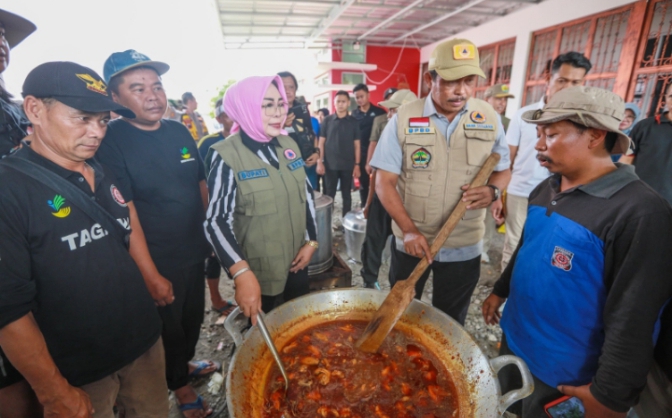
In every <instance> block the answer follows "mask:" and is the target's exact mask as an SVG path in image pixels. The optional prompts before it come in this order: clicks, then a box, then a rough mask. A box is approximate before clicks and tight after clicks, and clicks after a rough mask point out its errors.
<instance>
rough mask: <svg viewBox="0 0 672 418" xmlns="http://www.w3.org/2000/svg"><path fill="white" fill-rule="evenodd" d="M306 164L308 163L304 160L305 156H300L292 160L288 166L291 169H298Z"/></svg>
mask: <svg viewBox="0 0 672 418" xmlns="http://www.w3.org/2000/svg"><path fill="white" fill-rule="evenodd" d="M304 165H306V163H305V162H304V161H303V158H299V159H297V160H294V161H292V162H291V163H289V164H287V167H288V168H289V170H290V171H294V170H298V169H299V168H301V167H303V166H304Z"/></svg>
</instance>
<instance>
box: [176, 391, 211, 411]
mask: <svg viewBox="0 0 672 418" xmlns="http://www.w3.org/2000/svg"><path fill="white" fill-rule="evenodd" d="M177 407H178V408H179V409H180V412H185V411H194V410H197V409H200V410H202V411H206V409H205V405H204V404H203V398H202V397H201V395H198V397H197V398H196V400H195V401H194V402H191V403H183V404H179V403H178V404H177Z"/></svg>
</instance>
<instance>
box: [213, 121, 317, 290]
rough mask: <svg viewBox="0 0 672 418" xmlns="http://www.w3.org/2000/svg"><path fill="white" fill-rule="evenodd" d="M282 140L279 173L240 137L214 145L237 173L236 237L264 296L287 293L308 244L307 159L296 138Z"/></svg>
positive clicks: (279, 137) (230, 138) (234, 219)
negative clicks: (296, 262) (291, 271)
mask: <svg viewBox="0 0 672 418" xmlns="http://www.w3.org/2000/svg"><path fill="white" fill-rule="evenodd" d="M278 141H279V142H280V145H281V147H276V155H277V156H278V161H279V162H280V169H279V170H276V169H275V168H274V167H273V166H270V165H268V164H266V163H265V162H263V161H262V160H261V159H260V158H259V157H258V156H257V155H256V154H255V153H253V152H252V151H251V150H250V149H249V148H247V147H246V146H245V144H243V141H242V138H241V137H240V134H235V135H232V136H229V137H228V138H226V139H225V140H224V141H219V142H217V143H216V144H214V145H213V146H212V148H213V149H214V150H215V151H217V152H218V153H219V155H221V157H222V159H223V160H224V162H225V163H226V164H227V165H228V166H229V167H231V170H233V172H234V178H235V181H236V187H237V189H236V208H235V210H234V213H233V233H234V235H235V236H236V240H237V241H238V244H240V246H241V248H242V250H243V254H244V255H245V259H246V260H247V262H248V264H249V265H250V269H252V271H253V272H254V274H255V275H256V276H257V280H259V285H260V286H261V294H262V295H266V296H275V295H278V294H280V293H282V292H283V291H284V289H285V284H286V282H287V275H288V274H289V268H290V267H291V265H292V260H294V257H296V254H297V253H298V252H299V249H300V248H301V247H302V246H303V245H304V244H305V242H306V172H305V170H304V163H303V159H302V158H301V153H300V152H299V150H298V148H297V146H296V142H294V140H293V139H291V138H290V137H288V136H282V135H280V136H278Z"/></svg>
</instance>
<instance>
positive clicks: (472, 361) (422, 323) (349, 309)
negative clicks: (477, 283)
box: [224, 289, 534, 418]
mask: <svg viewBox="0 0 672 418" xmlns="http://www.w3.org/2000/svg"><path fill="white" fill-rule="evenodd" d="M387 293H388V292H383V291H379V290H373V289H344V290H327V291H323V292H317V293H311V294H309V295H305V296H302V297H300V298H297V299H294V300H292V301H290V302H287V303H285V304H283V305H281V306H279V307H278V308H276V309H274V310H273V311H271V312H270V313H269V314H268V315H266V326H267V327H268V328H269V330H270V332H271V335H272V336H273V339H274V340H275V344H276V346H277V347H283V346H284V345H285V344H286V343H287V342H288V341H289V340H291V339H292V338H293V337H294V336H295V335H297V334H298V333H300V332H303V331H305V330H306V329H308V328H311V327H313V326H315V325H318V324H320V323H324V322H327V321H333V320H337V319H338V320H342V319H346V320H347V319H350V320H369V319H370V318H371V315H372V314H373V312H375V311H376V309H377V308H378V307H379V306H380V304H381V303H382V302H383V300H384V299H385V297H386V296H387ZM239 313H240V311H239V309H236V310H235V311H234V312H233V313H232V314H231V315H229V317H228V318H227V319H226V322H225V324H224V326H225V328H226V330H227V331H228V332H229V333H230V334H231V336H232V337H233V340H234V342H235V343H236V346H237V350H236V353H235V354H234V356H233V358H232V359H231V364H230V366H229V371H228V374H227V377H226V401H227V405H228V408H229V414H230V416H231V417H232V418H243V417H244V418H248V417H254V418H256V417H260V416H261V415H262V410H263V403H264V390H265V384H266V381H267V378H268V374H269V373H270V370H271V366H272V365H273V364H274V363H273V359H272V357H271V354H270V351H269V350H268V348H267V347H266V344H265V343H264V341H263V339H262V336H261V333H260V331H259V329H258V328H257V327H252V328H250V329H249V330H248V331H247V332H246V333H245V336H243V335H241V333H240V331H239V330H240V329H241V326H240V325H241V324H246V323H247V320H246V319H245V320H243V321H240V319H241V318H242V315H240V317H241V318H237V317H238V316H239V315H238V314H239ZM396 328H397V329H399V330H402V331H404V332H405V333H406V334H410V335H412V336H413V337H414V338H416V339H417V340H418V341H419V342H420V343H422V344H423V345H424V346H425V347H426V348H427V349H429V350H431V351H432V352H433V353H434V354H435V355H436V357H437V358H438V359H439V361H441V362H442V363H443V364H444V366H445V367H446V369H448V370H449V371H450V373H451V378H452V380H453V382H454V383H455V386H456V388H457V393H458V402H459V416H460V417H462V418H467V417H469V418H471V417H478V418H491V417H498V416H501V415H502V414H503V413H504V411H505V410H506V408H508V407H509V406H510V405H511V404H512V403H514V402H515V401H517V400H519V399H522V398H524V397H526V396H528V395H530V394H531V393H532V390H533V389H534V386H533V381H532V375H531V374H530V371H529V370H528V368H527V365H525V363H524V362H523V361H522V360H521V359H520V358H518V357H515V356H500V357H497V358H494V359H492V360H488V358H487V357H486V355H485V354H483V352H482V351H481V349H480V348H479V347H478V345H477V344H476V342H475V341H474V340H473V339H472V338H471V336H470V335H469V334H468V333H467V332H466V331H465V330H464V329H463V328H462V327H461V326H460V325H459V324H458V323H457V322H456V321H455V320H453V319H452V318H450V317H449V316H448V315H446V314H445V313H443V312H441V311H439V310H438V309H435V308H433V307H432V306H430V305H428V304H426V303H424V302H421V301H418V300H416V299H414V300H413V302H411V305H410V306H409V307H408V309H406V312H405V313H404V315H403V316H402V317H401V319H400V320H399V322H398V323H397V325H396ZM508 364H514V365H516V367H518V369H519V370H520V373H521V374H522V376H523V387H522V388H521V389H517V390H514V391H511V392H509V393H506V394H504V395H502V394H501V389H500V386H499V381H498V380H497V372H498V371H499V370H500V369H501V368H502V367H504V366H505V365H508Z"/></svg>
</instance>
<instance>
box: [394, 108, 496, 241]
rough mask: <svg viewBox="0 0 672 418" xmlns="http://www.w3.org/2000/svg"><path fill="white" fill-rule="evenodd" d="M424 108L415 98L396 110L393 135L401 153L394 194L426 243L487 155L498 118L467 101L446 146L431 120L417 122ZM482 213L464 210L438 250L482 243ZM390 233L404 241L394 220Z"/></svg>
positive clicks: (493, 112) (453, 206)
mask: <svg viewBox="0 0 672 418" xmlns="http://www.w3.org/2000/svg"><path fill="white" fill-rule="evenodd" d="M427 100H431V98H427ZM424 105H425V99H418V100H416V101H413V102H411V103H408V104H406V105H403V106H401V107H399V109H398V110H397V115H398V116H397V136H398V138H399V145H400V146H401V149H402V152H403V162H402V167H401V174H400V175H399V180H398V182H397V189H398V190H399V195H400V196H401V199H402V201H403V202H404V208H406V212H407V213H408V216H409V217H410V218H411V219H412V220H413V223H415V225H416V226H417V228H418V230H419V231H420V232H421V233H422V234H423V235H424V236H425V238H427V241H429V242H430V244H431V243H432V242H433V241H434V238H435V236H436V234H438V232H439V230H440V229H441V227H442V226H443V224H444V223H445V222H446V220H447V219H448V216H449V215H450V213H451V212H452V211H453V209H454V208H455V206H456V205H457V203H458V202H459V201H460V199H461V198H462V193H463V191H462V189H461V187H462V186H463V185H465V184H470V183H471V181H472V180H473V179H474V177H476V174H477V173H478V170H479V169H480V168H481V166H482V165H483V164H484V163H485V160H486V159H487V158H488V156H489V155H490V153H491V152H492V147H493V146H494V144H495V139H496V138H497V130H498V121H499V116H498V115H497V113H496V112H495V111H494V109H493V108H492V106H490V105H489V104H488V103H486V102H484V101H482V100H479V99H473V98H472V99H469V101H468V102H467V109H468V110H467V112H466V113H464V114H463V115H462V116H460V120H459V124H458V127H457V129H455V131H454V132H453V134H452V135H451V136H450V138H449V141H446V137H445V135H444V132H439V130H438V129H436V126H435V125H434V122H432V119H431V117H422V114H423V109H424ZM485 212H486V210H485V209H477V210H467V213H466V214H465V215H464V217H463V218H462V220H461V221H460V222H459V223H458V224H457V227H456V228H455V230H454V231H453V233H452V234H450V237H449V238H448V240H447V241H446V243H445V244H444V245H443V247H444V248H460V247H466V246H470V245H475V244H477V243H478V242H479V241H480V240H481V239H483V234H484V233H485V226H484V223H483V221H484V219H485ZM392 230H393V231H394V235H395V236H396V237H397V238H398V239H403V233H402V231H401V229H400V228H399V226H398V225H397V224H396V223H395V222H394V221H393V222H392Z"/></svg>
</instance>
